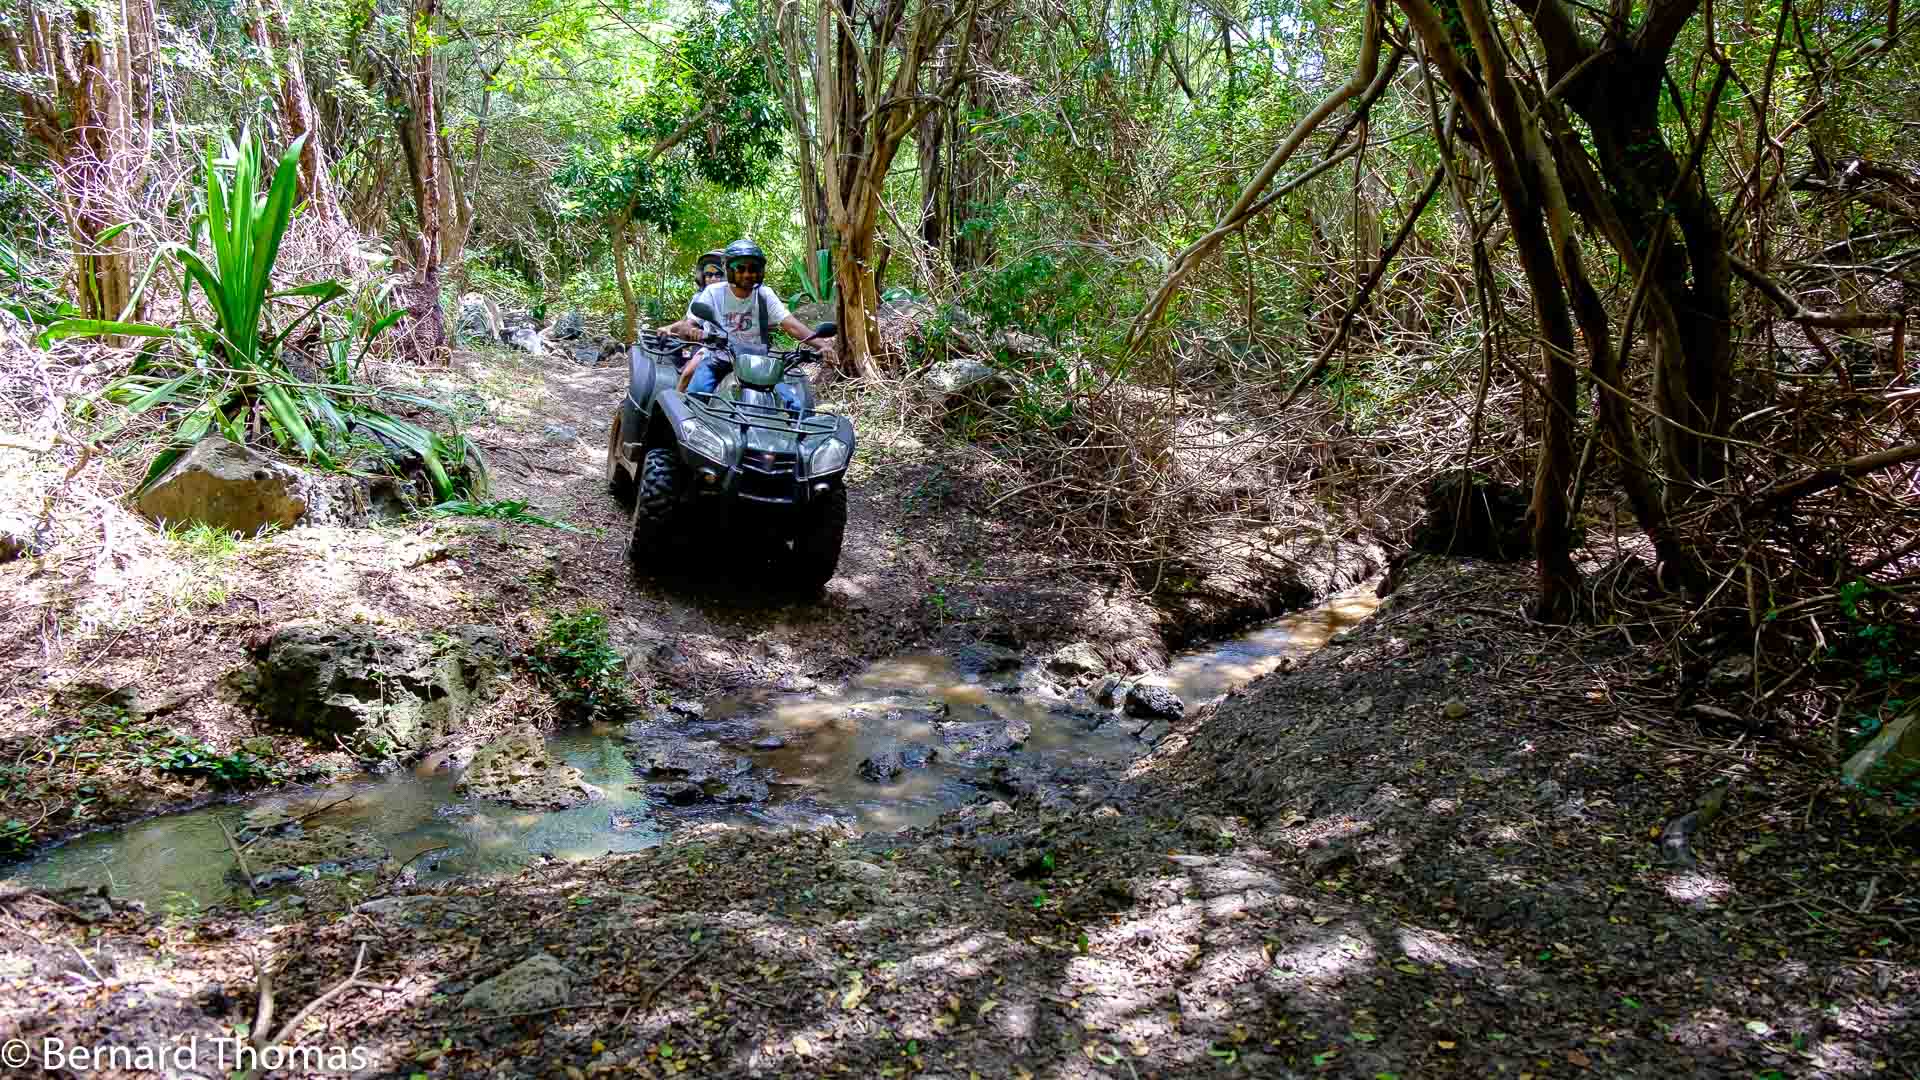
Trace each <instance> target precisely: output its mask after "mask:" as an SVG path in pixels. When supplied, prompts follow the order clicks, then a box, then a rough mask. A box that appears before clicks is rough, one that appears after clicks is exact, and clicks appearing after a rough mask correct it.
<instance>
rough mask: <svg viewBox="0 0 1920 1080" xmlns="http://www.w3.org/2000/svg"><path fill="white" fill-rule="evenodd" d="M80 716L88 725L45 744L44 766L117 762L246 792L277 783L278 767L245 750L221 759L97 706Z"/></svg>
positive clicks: (190, 740)
mask: <svg viewBox="0 0 1920 1080" xmlns="http://www.w3.org/2000/svg"><path fill="white" fill-rule="evenodd" d="M82 715H83V716H85V717H86V719H87V723H86V726H85V727H82V728H80V729H79V730H77V731H70V732H63V733H60V734H57V735H53V736H50V737H49V738H48V739H47V751H48V759H47V760H48V765H49V766H51V765H52V764H53V763H54V762H55V761H57V760H59V759H60V758H61V757H62V756H65V757H70V758H73V759H74V760H76V761H81V760H88V761H93V760H99V759H103V758H121V759H123V760H126V761H127V762H128V763H129V764H132V765H137V766H141V767H144V768H150V769H158V770H159V771H161V772H166V773H172V774H174V775H176V776H182V777H190V778H201V779H205V780H207V781H208V782H209V783H212V784H213V785H215V786H217V787H248V786H254V785H258V784H267V783H275V782H278V781H279V780H280V779H282V775H281V770H280V768H279V766H277V765H275V764H273V763H271V762H268V761H266V760H264V759H262V758H261V757H259V756H258V755H256V754H253V753H251V752H249V751H247V750H244V749H242V750H235V751H234V752H233V753H230V754H222V753H220V752H219V751H217V750H215V749H214V748H213V747H211V746H208V745H207V744H205V743H203V742H200V741H199V740H197V739H194V738H191V737H189V736H186V735H182V734H180V733H179V732H176V731H171V730H168V729H167V728H163V727H158V726H145V725H141V724H139V723H136V722H135V721H134V720H133V719H131V718H129V717H128V716H127V714H126V713H125V711H124V710H121V709H117V708H110V707H108V706H104V705H100V706H94V707H92V708H89V709H86V710H84V711H83V712H82Z"/></svg>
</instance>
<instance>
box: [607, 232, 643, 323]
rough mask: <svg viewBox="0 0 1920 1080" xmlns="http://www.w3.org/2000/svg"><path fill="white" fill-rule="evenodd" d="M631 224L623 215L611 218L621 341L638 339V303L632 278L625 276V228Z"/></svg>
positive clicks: (614, 274)
mask: <svg viewBox="0 0 1920 1080" xmlns="http://www.w3.org/2000/svg"><path fill="white" fill-rule="evenodd" d="M629 228H631V224H630V223H629V222H628V221H627V219H626V217H625V216H624V215H622V216H620V217H616V218H614V219H613V277H614V280H615V281H618V282H619V283H620V308H621V311H622V312H623V313H624V316H623V321H622V323H621V326H622V327H623V330H622V334H623V336H622V338H621V340H622V341H625V342H627V343H628V344H632V343H633V342H635V341H638V340H639V334H638V333H637V330H638V329H639V326H640V303H639V301H638V300H636V299H634V295H633V279H631V278H629V277H628V276H627V230H628V229H629Z"/></svg>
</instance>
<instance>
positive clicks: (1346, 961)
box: [1265, 932, 1377, 990]
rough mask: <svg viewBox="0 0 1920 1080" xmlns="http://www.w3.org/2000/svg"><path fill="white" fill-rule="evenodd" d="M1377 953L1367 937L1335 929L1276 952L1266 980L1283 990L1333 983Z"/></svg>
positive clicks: (1364, 965)
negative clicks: (1324, 934)
mask: <svg viewBox="0 0 1920 1080" xmlns="http://www.w3.org/2000/svg"><path fill="white" fill-rule="evenodd" d="M1376 955H1377V954H1376V950H1375V949H1374V947H1373V943H1372V942H1370V941H1368V940H1367V939H1365V938H1362V937H1358V936H1356V935H1353V934H1347V933H1338V932H1336V933H1333V934H1331V935H1328V936H1324V937H1319V938H1315V939H1313V940H1312V941H1305V942H1302V943H1300V944H1298V945H1295V946H1294V947H1293V948H1290V949H1288V950H1286V951H1285V952H1281V953H1278V954H1276V955H1275V956H1274V958H1273V965H1272V967H1270V968H1269V969H1268V970H1267V974H1266V980H1265V981H1266V982H1268V983H1271V984H1272V985H1274V986H1275V987H1277V988H1279V989H1283V990H1285V989H1297V988H1299V987H1302V986H1309V985H1313V984H1316V983H1328V982H1336V981H1338V980H1339V979H1341V978H1342V977H1344V976H1345V975H1347V974H1348V973H1349V972H1353V971H1359V970H1361V969H1363V968H1367V967H1370V966H1371V965H1372V964H1373V961H1374V958H1375V956H1376Z"/></svg>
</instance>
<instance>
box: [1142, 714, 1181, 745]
mask: <svg viewBox="0 0 1920 1080" xmlns="http://www.w3.org/2000/svg"><path fill="white" fill-rule="evenodd" d="M1172 730H1173V725H1172V724H1169V723H1167V722H1166V721H1165V720H1155V721H1153V722H1152V723H1150V724H1148V725H1147V726H1146V727H1143V728H1141V729H1140V734H1139V735H1138V736H1136V737H1137V738H1138V739H1139V740H1140V741H1141V742H1143V743H1146V744H1147V745H1148V746H1158V745H1159V744H1160V740H1161V739H1164V738H1166V737H1167V734H1168V733H1169V732H1171V731H1172Z"/></svg>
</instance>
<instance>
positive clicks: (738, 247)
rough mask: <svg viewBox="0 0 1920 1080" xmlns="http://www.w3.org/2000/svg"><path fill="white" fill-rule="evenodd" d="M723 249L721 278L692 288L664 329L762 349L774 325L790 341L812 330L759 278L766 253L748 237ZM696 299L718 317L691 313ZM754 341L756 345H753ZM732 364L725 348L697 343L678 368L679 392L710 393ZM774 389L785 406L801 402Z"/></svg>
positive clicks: (784, 389)
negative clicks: (678, 315) (683, 308)
mask: <svg viewBox="0 0 1920 1080" xmlns="http://www.w3.org/2000/svg"><path fill="white" fill-rule="evenodd" d="M723 254H724V256H725V257H726V275H727V276H726V280H725V281H715V282H712V283H711V284H709V285H707V286H706V287H705V288H703V289H701V290H700V291H699V292H698V293H695V294H694V297H693V299H692V300H691V301H688V303H687V315H686V317H685V318H683V319H681V320H680V321H679V322H676V323H674V324H672V325H671V326H668V327H667V328H666V329H665V330H664V331H662V332H663V333H667V334H671V335H673V336H674V337H678V338H683V339H685V340H688V341H700V340H702V339H703V338H705V337H707V336H708V335H709V334H717V335H720V336H722V337H725V338H726V339H727V343H728V345H729V346H731V347H733V348H736V349H738V348H743V347H744V348H747V349H749V350H754V351H761V352H764V351H765V350H766V349H767V348H769V347H771V345H772V343H773V328H774V326H776V325H778V326H779V327H780V329H782V330H785V331H786V332H787V333H788V334H790V335H792V336H793V339H794V340H795V341H804V340H805V339H807V338H808V337H810V336H812V334H813V331H812V330H811V329H809V328H808V326H807V324H806V323H803V322H801V321H800V320H799V319H797V318H795V317H794V315H793V313H792V312H791V311H789V310H787V305H786V303H785V302H784V301H782V300H781V299H780V294H779V293H776V292H774V291H773V290H772V289H769V288H767V287H766V286H765V285H762V284H761V281H762V280H763V279H764V278H765V277H766V276H767V255H766V252H764V251H761V250H760V245H758V244H756V243H754V242H753V241H751V240H746V239H741V240H735V241H734V242H733V243H731V244H728V245H727V249H726V251H725V252H723ZM706 265H707V264H706V259H705V257H704V256H703V257H702V259H701V266H702V267H703V268H704V267H705V266H706ZM701 302H704V303H705V304H706V305H707V306H708V307H710V308H712V309H713V311H714V314H715V315H716V316H717V317H718V318H719V320H720V321H719V322H718V323H709V322H706V321H704V320H702V319H700V318H698V317H696V316H695V315H694V314H693V305H694V304H695V303H701ZM756 345H757V346H758V349H757V350H756V349H755V348H754V347H755V346H756ZM732 367H733V365H732V362H731V361H730V360H728V359H727V354H726V353H724V352H722V351H720V350H718V349H702V350H700V352H698V353H696V354H695V355H694V359H693V363H691V364H688V365H687V366H686V367H685V368H683V369H682V370H681V372H680V392H681V393H693V394H711V393H713V390H714V388H715V387H717V386H719V385H720V380H721V379H723V378H725V377H726V375H727V372H728V371H730V370H731V369H732ZM777 390H778V391H779V393H780V397H781V400H782V401H785V402H786V404H787V407H788V408H792V409H798V408H800V402H799V401H798V400H797V399H795V398H794V397H793V396H792V395H791V393H790V391H789V389H788V388H787V387H785V386H782V387H778V388H777Z"/></svg>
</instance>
